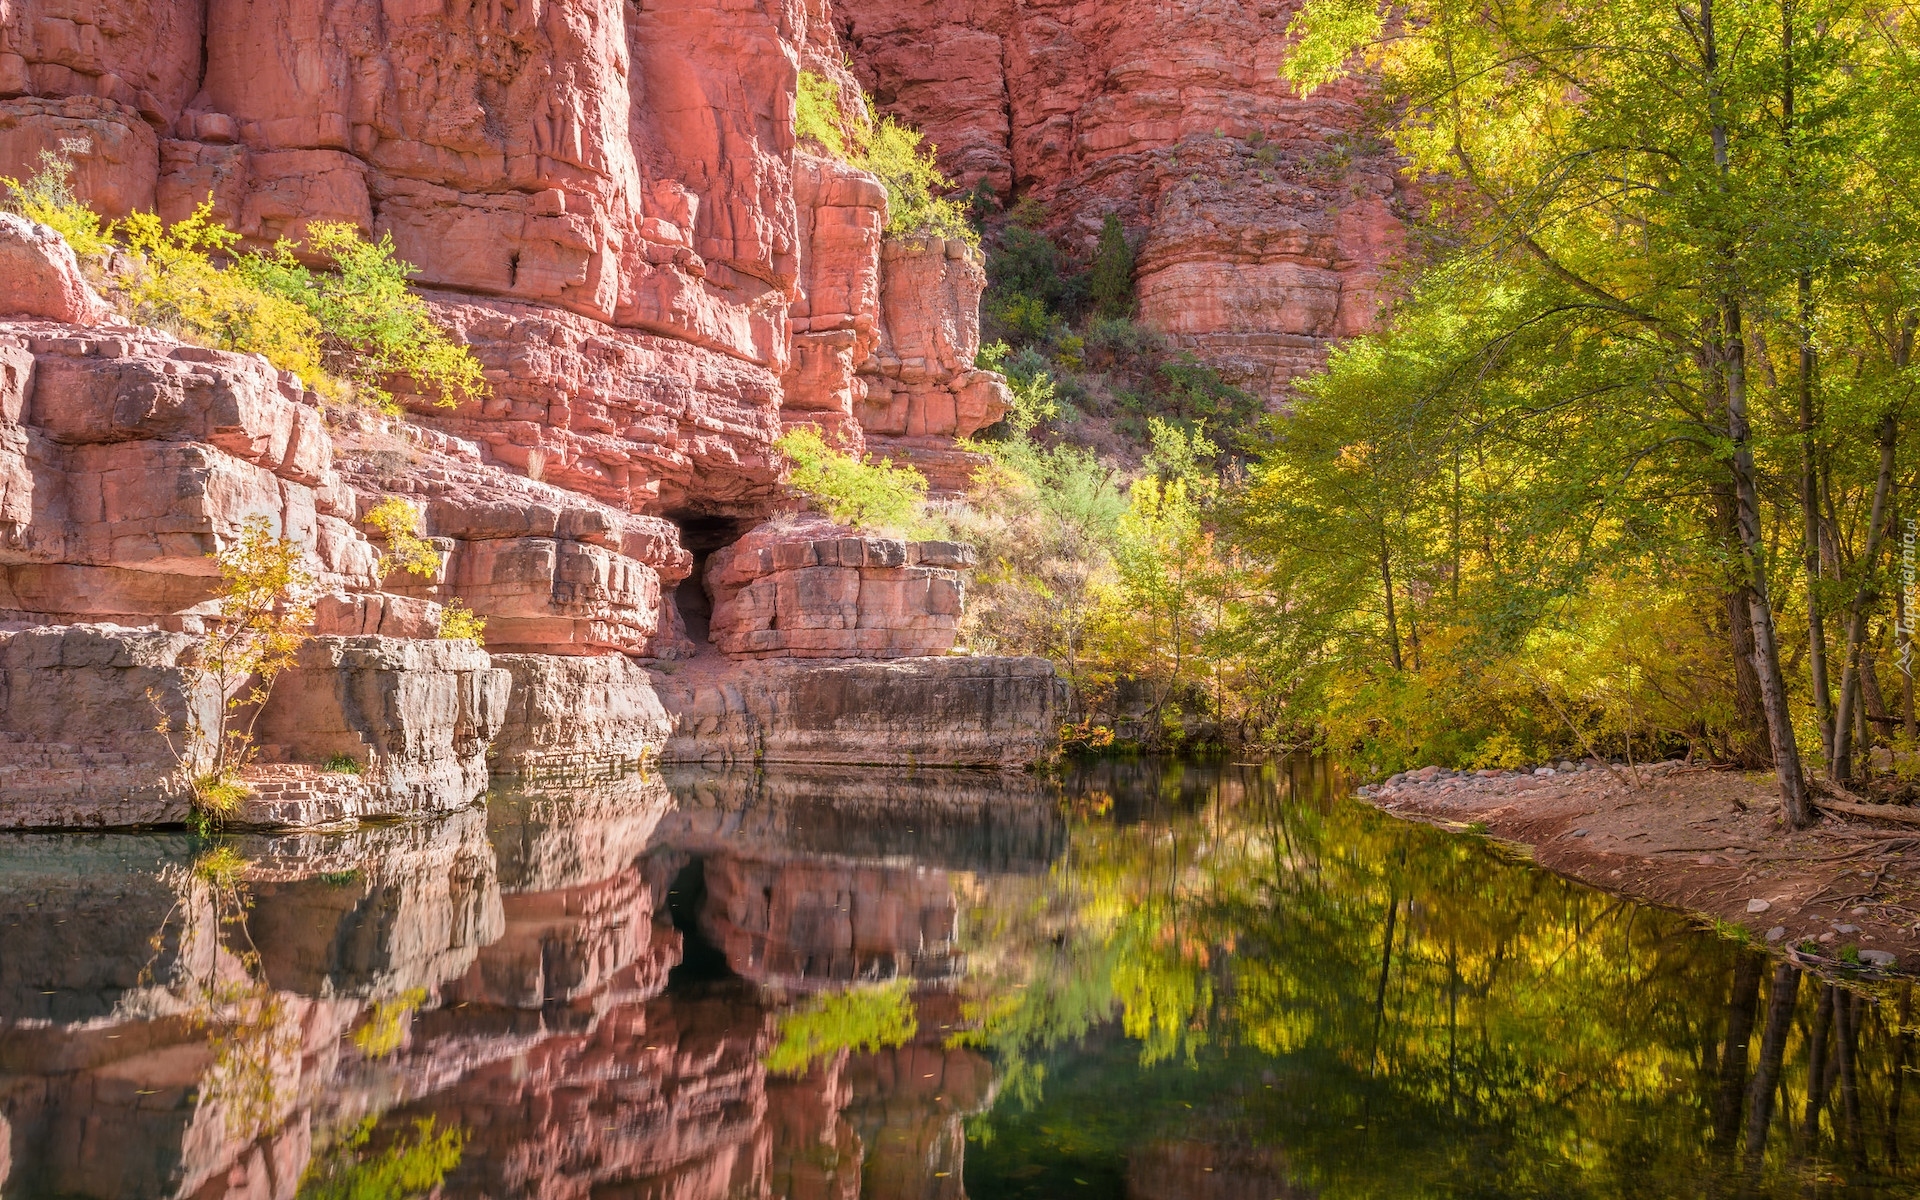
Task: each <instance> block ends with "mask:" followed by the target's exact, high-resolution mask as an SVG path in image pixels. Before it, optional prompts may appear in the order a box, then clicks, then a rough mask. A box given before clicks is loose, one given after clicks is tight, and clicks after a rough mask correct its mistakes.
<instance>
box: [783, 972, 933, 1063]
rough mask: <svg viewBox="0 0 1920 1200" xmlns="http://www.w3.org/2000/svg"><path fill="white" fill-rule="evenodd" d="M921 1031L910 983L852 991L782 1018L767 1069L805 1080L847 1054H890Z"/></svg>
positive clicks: (895, 982)
mask: <svg viewBox="0 0 1920 1200" xmlns="http://www.w3.org/2000/svg"><path fill="white" fill-rule="evenodd" d="M919 1031H920V1021H919V1018H918V1017H917V1016H915V1015H914V1011H913V996H912V995H911V994H910V993H909V991H908V987H907V981H906V980H904V979H900V980H895V981H894V982H892V983H886V984H881V985H879V986H878V987H854V988H848V989H847V990H846V991H844V992H838V993H834V994H830V995H826V996H821V997H818V998H816V999H814V1000H812V1001H809V1002H808V1003H806V1004H804V1005H802V1006H801V1007H799V1008H795V1009H791V1010H789V1011H788V1012H785V1013H782V1014H781V1016H780V1025H779V1036H780V1040H779V1042H778V1044H776V1045H775V1046H774V1048H773V1052H772V1053H771V1054H769V1055H767V1058H766V1068H767V1070H768V1071H769V1072H771V1073H772V1074H775V1075H799V1074H801V1073H803V1072H805V1071H806V1070H807V1068H809V1067H811V1066H812V1065H813V1064H814V1063H816V1062H819V1061H821V1060H822V1059H827V1058H831V1057H833V1056H834V1055H836V1054H838V1053H840V1051H842V1050H856V1051H862V1052H871V1051H874V1050H882V1049H888V1048H891V1047H894V1046H900V1045H904V1044H905V1043H906V1042H907V1041H908V1039H910V1038H912V1037H913V1035H914V1034H916V1033H918V1032H919Z"/></svg>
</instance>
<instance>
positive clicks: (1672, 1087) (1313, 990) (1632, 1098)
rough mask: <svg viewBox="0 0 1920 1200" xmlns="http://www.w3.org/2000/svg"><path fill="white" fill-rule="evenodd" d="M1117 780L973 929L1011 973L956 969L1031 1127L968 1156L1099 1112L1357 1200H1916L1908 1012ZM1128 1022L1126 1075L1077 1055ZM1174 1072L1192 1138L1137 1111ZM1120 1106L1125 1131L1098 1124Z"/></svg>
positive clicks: (1255, 816)
mask: <svg viewBox="0 0 1920 1200" xmlns="http://www.w3.org/2000/svg"><path fill="white" fill-rule="evenodd" d="M1127 771H1129V772H1131V776H1132V777H1121V776H1118V775H1116V776H1111V777H1107V778H1094V777H1089V778H1087V779H1082V780H1075V781H1072V783H1071V784H1070V787H1069V792H1070V794H1072V793H1077V794H1080V795H1082V796H1085V795H1092V794H1104V795H1108V796H1111V797H1112V803H1111V804H1107V803H1105V802H1104V801H1103V802H1102V803H1100V804H1093V805H1073V806H1071V808H1072V820H1073V830H1072V838H1071V846H1070V848H1069V850H1068V852H1067V853H1066V855H1065V856H1064V857H1063V858H1062V859H1061V860H1060V862H1059V863H1058V864H1057V865H1056V866H1055V868H1054V870H1053V871H1052V873H1051V875H1050V876H1049V877H1048V878H1047V879H1046V880H1045V881H1044V884H1043V885H1041V886H1036V887H1034V888H1032V889H1029V890H1026V891H1017V890H1006V891H1002V892H1001V893H999V894H998V895H996V896H993V897H990V898H989V900H988V902H987V904H986V905H985V907H984V908H982V909H979V910H976V912H975V913H974V914H973V918H972V923H971V927H970V929H969V931H968V934H969V940H970V943H972V944H973V945H976V946H978V945H983V944H984V945H986V946H995V945H997V946H998V949H997V951H996V952H993V953H988V952H986V951H985V950H984V949H973V948H972V947H971V946H970V952H971V953H972V954H973V955H974V956H975V960H976V961H977V962H980V963H982V964H987V969H986V970H985V971H984V972H983V974H982V975H981V976H979V977H976V978H975V979H974V980H972V981H971V982H970V985H969V987H970V990H969V995H970V998H971V1003H970V1011H971V1013H972V1015H973V1016H974V1017H975V1019H976V1021H977V1023H978V1025H977V1028H976V1029H975V1031H974V1032H972V1033H970V1034H968V1035H966V1036H967V1037H968V1038H969V1039H970V1040H972V1041H974V1042H975V1043H977V1044H979V1045H981V1046H984V1047H986V1048H988V1049H990V1050H992V1051H993V1052H994V1054H995V1056H996V1058H997V1059H998V1061H999V1062H1000V1063H1001V1065H1002V1067H1003V1069H1004V1070H1005V1072H1006V1081H1007V1086H1006V1088H1005V1091H1004V1093H1003V1094H1004V1095H1006V1096H1008V1097H1009V1098H1010V1100H1011V1101H1014V1102H1017V1104H1016V1106H1015V1107H1014V1108H1012V1109H1009V1108H1008V1107H1007V1103H1008V1102H1007V1101H1003V1104H1002V1107H1001V1109H999V1110H997V1111H996V1113H995V1114H992V1115H990V1116H989V1117H988V1118H986V1119H985V1120H984V1121H983V1122H981V1123H980V1127H979V1130H978V1131H979V1132H985V1131H987V1130H989V1129H993V1128H1001V1127H1010V1126H1009V1122H1016V1123H1017V1120H1018V1118H1017V1115H1016V1114H1017V1111H1018V1108H1017V1105H1018V1104H1025V1105H1034V1104H1039V1105H1042V1106H1044V1107H1045V1108H1046V1110H1047V1121H1048V1123H1049V1126H1050V1127H1052V1128H1056V1129H1059V1128H1066V1127H1069V1126H1070V1124H1071V1120H1072V1109H1073V1105H1075V1104H1077V1103H1080V1102H1081V1101H1082V1100H1084V1101H1085V1102H1086V1103H1087V1104H1088V1106H1089V1107H1088V1108H1087V1109H1086V1110H1085V1111H1084V1112H1081V1113H1080V1114H1079V1116H1080V1117H1081V1118H1084V1125H1083V1127H1082V1132H1083V1133H1089V1135H1091V1131H1094V1130H1102V1131H1105V1133H1104V1135H1102V1136H1104V1137H1106V1138H1108V1139H1110V1142H1111V1149H1112V1152H1113V1153H1114V1154H1115V1155H1118V1156H1122V1157H1124V1156H1125V1155H1127V1154H1128V1153H1130V1152H1131V1151H1130V1149H1129V1148H1130V1147H1132V1146H1136V1145H1141V1144H1145V1140H1147V1139H1150V1138H1151V1137H1153V1136H1156V1135H1158V1134H1179V1135H1180V1136H1213V1135H1206V1134H1194V1133H1192V1132H1191V1131H1192V1130H1194V1129H1204V1128H1206V1127H1208V1126H1209V1123H1212V1124H1213V1125H1216V1126H1218V1130H1217V1131H1216V1132H1217V1133H1218V1136H1219V1137H1224V1138H1226V1142H1227V1144H1232V1143H1234V1142H1235V1140H1236V1139H1251V1140H1253V1141H1257V1142H1260V1143H1262V1144H1267V1145H1274V1146H1284V1147H1285V1148H1286V1151H1287V1154H1288V1157H1289V1161H1290V1162H1291V1164H1292V1165H1291V1167H1290V1168H1289V1169H1290V1171H1291V1172H1293V1173H1295V1174H1296V1175H1298V1177H1299V1179H1300V1181H1302V1182H1307V1183H1311V1184H1312V1186H1314V1187H1315V1188H1317V1189H1319V1190H1322V1191H1326V1192H1329V1193H1340V1194H1345V1193H1348V1192H1352V1193H1356V1194H1369V1195H1396V1194H1421V1193H1423V1192H1424V1191H1425V1190H1427V1189H1428V1188H1429V1187H1430V1185H1432V1184H1433V1183H1434V1182H1435V1181H1438V1180H1446V1179H1453V1180H1458V1179H1472V1180H1475V1181H1476V1182H1477V1185H1478V1186H1481V1187H1487V1188H1492V1189H1493V1192H1494V1194H1535V1195H1538V1194H1553V1195H1594V1196H1607V1195H1631V1194H1647V1187H1646V1186H1645V1181H1648V1180H1654V1181H1658V1187H1656V1189H1655V1193H1654V1194H1666V1192H1664V1191H1662V1190H1660V1189H1661V1188H1669V1187H1670V1188H1672V1189H1674V1190H1676V1191H1680V1190H1686V1185H1685V1184H1684V1183H1682V1182H1681V1181H1684V1180H1719V1181H1721V1182H1723V1183H1725V1184H1727V1185H1728V1186H1731V1185H1732V1184H1733V1183H1734V1182H1738V1183H1739V1185H1740V1187H1743V1188H1746V1189H1748V1190H1758V1191H1759V1192H1761V1193H1762V1194H1771V1192H1772V1191H1773V1190H1776V1189H1781V1188H1787V1187H1789V1186H1797V1184H1798V1183H1800V1182H1811V1181H1815V1180H1819V1179H1823V1178H1836V1177H1838V1176H1839V1175H1845V1176H1847V1177H1849V1178H1850V1179H1852V1180H1853V1181H1854V1182H1855V1183H1859V1182H1861V1181H1862V1180H1865V1179H1869V1178H1878V1179H1890V1178H1896V1177H1897V1178H1903V1179H1912V1178H1916V1177H1920V1176H1916V1175H1915V1174H1913V1173H1912V1168H1910V1167H1908V1166H1907V1165H1906V1164H1907V1162H1908V1161H1909V1160H1910V1159H1911V1158H1912V1156H1913V1153H1914V1150H1913V1146H1912V1143H1913V1141H1914V1138H1915V1137H1916V1135H1917V1134H1920V1121H1916V1119H1915V1117H1914V1115H1913V1111H1912V1110H1913V1108H1914V1105H1913V1104H1912V1102H1911V1100H1908V1099H1906V1098H1905V1097H1904V1096H1903V1088H1904V1087H1905V1075H1906V1073H1907V1072H1908V1071H1910V1070H1911V1069H1912V1066H1911V1059H1912V1054H1911V1040H1912V1032H1911V1025H1912V1022H1911V992H1910V989H1909V987H1908V986H1907V985H1904V984H1902V985H1899V986H1897V987H1893V988H1890V989H1887V990H1884V991H1882V992H1878V993H1874V992H1865V991H1849V990H1847V989H1845V988H1836V987H1833V986H1831V985H1829V984H1826V983H1824V982H1819V981H1814V982H1812V983H1811V984H1803V981H1802V980H1801V978H1800V975H1799V972H1798V971H1797V970H1796V969H1795V968H1794V967H1793V966H1792V965H1791V964H1781V965H1779V966H1778V967H1770V966H1769V965H1768V964H1767V963H1766V961H1765V960H1764V959H1763V958H1761V957H1760V956H1758V955H1756V954H1754V953H1752V952H1750V951H1747V950H1745V949H1743V948H1741V947H1738V946H1736V945H1735V944H1733V943H1731V942H1728V941H1725V940H1722V939H1717V938H1713V937H1710V936H1707V935H1705V934H1703V933H1700V932H1698V931H1696V930H1694V929H1692V928H1691V927H1690V926H1689V924H1688V922H1687V921H1686V920H1685V919H1684V918H1682V917H1680V916H1678V915H1677V914H1672V913H1666V912H1661V911H1658V910H1653V909H1647V908H1642V907H1640V906H1637V905H1632V904H1629V903H1627V902H1624V901H1621V900H1618V899H1615V898H1612V897H1609V896H1606V895H1603V894H1601V893H1597V892H1593V891H1590V890H1588V889H1585V888H1582V887H1579V886H1577V885H1574V884H1571V883H1569V882H1567V881H1565V880H1562V879H1559V878H1558V877H1555V876H1552V875H1549V874H1546V873H1545V872H1541V871H1537V870H1532V869H1527V868H1524V867H1521V866H1519V865H1517V864H1515V863H1513V862H1510V861H1507V860H1506V859H1505V858H1504V857H1503V856H1502V855H1501V854H1500V853H1499V852H1497V851H1496V850H1495V849H1493V848H1491V847H1489V846H1487V845H1485V844H1483V843H1480V842H1477V841H1474V840H1468V839H1462V838H1459V837H1455V836H1449V835H1444V834H1440V833H1437V832H1435V831H1432V830H1428V829H1424V828H1417V827H1412V826H1408V825H1406V824H1404V823H1401V822H1396V821H1392V820H1391V819H1388V818H1385V817H1382V816H1381V815H1379V814H1377V813H1374V812H1372V811H1370V810H1366V809H1364V808H1361V807H1360V806H1358V805H1353V804H1349V803H1346V802H1344V801H1333V800H1331V799H1330V798H1329V797H1328V795H1327V794H1326V792H1325V790H1324V789H1321V790H1319V793H1318V794H1315V789H1313V788H1310V787H1306V786H1301V787H1299V788H1297V789H1296V788H1295V787H1293V786H1291V785H1290V783H1289V778H1288V775H1287V773H1286V768H1285V767H1284V766H1283V767H1281V768H1279V769H1278V770H1277V771H1276V770H1275V769H1272V768H1231V767H1230V768H1226V769H1224V770H1221V771H1219V772H1217V773H1216V772H1209V771H1205V770H1201V769H1197V768H1194V767H1192V766H1190V765H1189V766H1143V765H1142V764H1138V763H1136V764H1134V765H1132V766H1130V767H1129V768H1127ZM1107 810H1110V812H1109V811H1107ZM1110 814H1113V815H1110ZM1116 1018H1117V1024H1118V1027H1119V1032H1120V1033H1121V1034H1123V1035H1124V1036H1125V1038H1126V1040H1127V1041H1126V1044H1127V1045H1128V1046H1130V1047H1131V1051H1130V1052H1129V1053H1128V1054H1124V1055H1116V1054H1113V1053H1108V1052H1105V1051H1095V1052H1090V1053H1091V1057H1092V1058H1096V1059H1098V1060H1099V1065H1098V1066H1097V1067H1090V1066H1089V1065H1088V1064H1087V1063H1086V1062H1078V1063H1076V1062H1075V1061H1074V1060H1073V1058H1072V1057H1071V1056H1069V1055H1066V1054H1064V1053H1063V1051H1064V1050H1065V1049H1066V1048H1067V1047H1068V1046H1069V1045H1071V1044H1073V1043H1075V1042H1078V1041H1079V1040H1080V1039H1082V1038H1084V1037H1086V1036H1087V1035H1088V1034H1089V1033H1091V1032H1095V1031H1098V1030H1100V1029H1103V1028H1108V1029H1110V1028H1111V1026H1110V1025H1108V1024H1107V1023H1108V1022H1110V1021H1114V1020H1115V1019H1116ZM1096 1040H1097V1038H1096ZM1156 1064H1159V1067H1158V1070H1156V1071H1148V1070H1146V1068H1149V1067H1154V1066H1155V1065H1156ZM1049 1072H1052V1074H1053V1076H1054V1080H1053V1081H1050V1080H1049ZM1169 1072H1172V1073H1173V1074H1168V1073H1169ZM1188 1072H1197V1073H1198V1075H1199V1077H1200V1078H1201V1079H1203V1080H1205V1083H1204V1084H1203V1085H1202V1086H1200V1087H1198V1088H1197V1089H1195V1090H1197V1091H1199V1092H1201V1093H1203V1094H1204V1097H1205V1099H1204V1100H1203V1101H1199V1102H1197V1103H1198V1113H1199V1114H1200V1115H1196V1113H1195V1112H1194V1111H1190V1110H1187V1109H1185V1108H1184V1107H1178V1108H1175V1109H1173V1110H1170V1111H1160V1112H1156V1111H1153V1103H1154V1102H1153V1099H1152V1097H1153V1094H1154V1093H1153V1088H1152V1087H1149V1086H1146V1085H1147V1084H1148V1083H1149V1082H1150V1081H1152V1080H1155V1079H1158V1078H1162V1077H1165V1078H1167V1079H1174V1078H1178V1077H1180V1076H1181V1075H1184V1074H1186V1073H1188ZM1067 1073H1071V1074H1072V1076H1073V1079H1072V1082H1070V1083H1069V1082H1066V1081H1065V1080H1064V1079H1063V1078H1062V1077H1063V1075H1065V1074H1067ZM1090 1073H1091V1074H1092V1075H1095V1076H1101V1077H1102V1079H1103V1082H1102V1083H1101V1084H1100V1086H1097V1087H1096V1086H1094V1084H1093V1083H1091V1082H1090V1081H1089V1074H1090ZM1102 1073H1105V1074H1104V1075H1102ZM1115 1077H1118V1078H1115ZM1250 1081H1257V1082H1250ZM1056 1083H1058V1084H1059V1087H1064V1088H1067V1089H1070V1090H1071V1091H1072V1094H1071V1095H1069V1094H1066V1093H1065V1092H1062V1094H1060V1095H1058V1096H1055V1095H1054V1093H1055V1091H1056V1090H1058V1089H1057V1087H1056ZM1155 1086H1157V1085H1155ZM1168 1086H1172V1085H1171V1084H1169V1085H1168ZM1143 1087H1144V1088H1145V1090H1144V1091H1136V1090H1134V1089H1139V1088H1143ZM1082 1088H1085V1089H1087V1090H1086V1091H1085V1092H1084V1094H1083V1093H1082V1092H1081V1091H1080V1090H1079V1089H1082ZM1117 1089H1127V1091H1126V1093H1125V1094H1129V1095H1138V1096H1139V1099H1140V1102H1139V1104H1138V1105H1133V1104H1129V1105H1128V1106H1127V1107H1128V1108H1129V1109H1137V1110H1138V1111H1132V1112H1128V1113H1125V1114H1115V1113H1114V1112H1113V1111H1112V1108H1113V1105H1112V1103H1111V1099H1110V1098H1111V1096H1112V1095H1114V1094H1116V1091H1117ZM1102 1093H1104V1094H1105V1096H1106V1097H1108V1099H1106V1100H1105V1101H1104V1103H1102V1102H1098V1101H1096V1100H1095V1097H1096V1096H1099V1095H1101V1094H1102ZM1186 1103H1196V1102H1195V1101H1193V1100H1192V1098H1191V1097H1190V1096H1189V1097H1188V1098H1187V1099H1186V1100H1183V1101H1181V1104H1182V1105H1184V1104H1186ZM1063 1109H1064V1110H1066V1111H1062V1110H1063ZM1063 1120H1065V1121H1066V1124H1063ZM1002 1132H1005V1129H1004V1128H1002ZM1722 1190H1724V1189H1722Z"/></svg>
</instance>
